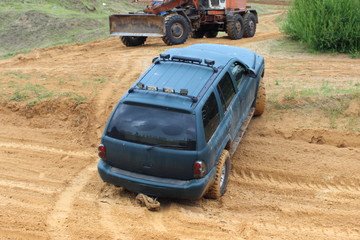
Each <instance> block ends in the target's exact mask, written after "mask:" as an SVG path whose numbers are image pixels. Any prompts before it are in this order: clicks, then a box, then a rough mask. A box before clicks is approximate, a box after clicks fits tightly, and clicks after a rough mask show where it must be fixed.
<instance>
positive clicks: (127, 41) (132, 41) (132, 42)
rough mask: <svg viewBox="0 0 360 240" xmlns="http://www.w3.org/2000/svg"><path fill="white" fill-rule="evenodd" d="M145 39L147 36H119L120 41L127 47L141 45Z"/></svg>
mask: <svg viewBox="0 0 360 240" xmlns="http://www.w3.org/2000/svg"><path fill="white" fill-rule="evenodd" d="M146 39H147V37H130V36H122V37H120V40H121V42H122V43H123V44H124V45H125V46H127V47H135V46H139V45H143V44H144V43H145V41H146Z"/></svg>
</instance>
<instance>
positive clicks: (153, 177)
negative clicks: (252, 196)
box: [98, 44, 265, 199]
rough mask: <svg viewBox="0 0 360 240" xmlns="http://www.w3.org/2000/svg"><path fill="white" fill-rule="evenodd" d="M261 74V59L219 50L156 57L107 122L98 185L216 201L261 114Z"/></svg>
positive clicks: (207, 47) (200, 47) (203, 47)
mask: <svg viewBox="0 0 360 240" xmlns="http://www.w3.org/2000/svg"><path fill="white" fill-rule="evenodd" d="M264 68H265V66H264V59H263V57H262V56H260V55H258V54H255V53H254V52H252V51H250V50H247V49H242V48H237V47H231V46H225V45H216V44H196V45H192V46H190V47H186V48H174V49H170V50H168V51H166V52H164V53H162V54H160V56H159V57H155V58H154V59H153V64H152V65H151V66H150V67H149V69H148V70H147V71H146V72H145V73H144V74H143V75H142V76H141V77H140V78H139V79H138V80H137V81H136V82H135V83H134V85H133V86H132V87H131V88H130V89H129V90H128V92H127V93H126V94H125V95H124V96H123V97H122V98H121V100H120V101H119V103H118V104H117V106H116V107H115V109H114V111H113V113H112V115H111V116H110V118H109V120H108V123H107V125H106V127H105V131H104V133H103V136H102V139H101V144H100V145H99V147H98V151H99V157H100V158H101V159H100V161H99V163H98V171H99V174H100V177H101V178H102V179H103V181H105V182H107V183H110V184H114V185H116V186H119V187H124V188H125V189H127V190H129V191H132V192H136V193H144V194H147V195H150V196H158V197H171V198H185V199H199V198H201V197H202V196H206V197H209V198H215V199H216V198H219V197H221V196H222V195H223V194H224V193H225V191H226V186H227V183H228V178H229V172H230V156H231V155H232V154H233V153H234V152H235V150H236V148H237V146H238V144H239V142H240V140H241V138H242V136H243V134H244V132H245V130H246V128H247V125H248V123H249V122H250V120H251V118H252V116H253V115H254V114H255V115H261V114H262V113H263V111H264V107H265V88H264V82H263V76H264Z"/></svg>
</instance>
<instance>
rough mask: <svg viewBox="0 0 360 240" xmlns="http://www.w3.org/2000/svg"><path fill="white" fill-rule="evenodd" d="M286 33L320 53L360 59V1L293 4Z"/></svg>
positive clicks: (303, 0) (297, 0)
mask: <svg viewBox="0 0 360 240" xmlns="http://www.w3.org/2000/svg"><path fill="white" fill-rule="evenodd" d="M282 30H283V31H284V32H285V33H286V34H288V35H289V36H290V37H291V38H293V39H296V40H300V41H302V42H303V43H305V44H306V45H307V46H308V47H310V48H311V49H314V50H317V51H335V52H341V53H351V54H354V55H359V51H360V50H359V45H360V1H359V0H293V1H292V3H291V5H290V7H289V11H288V14H287V18H286V20H285V22H284V24H283V25H282Z"/></svg>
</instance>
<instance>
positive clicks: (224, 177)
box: [205, 150, 230, 199]
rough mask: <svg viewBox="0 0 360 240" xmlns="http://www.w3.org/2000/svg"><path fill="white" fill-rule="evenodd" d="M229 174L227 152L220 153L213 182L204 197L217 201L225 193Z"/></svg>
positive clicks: (228, 156) (228, 154)
mask: <svg viewBox="0 0 360 240" xmlns="http://www.w3.org/2000/svg"><path fill="white" fill-rule="evenodd" d="M229 173H230V153H229V151H228V150H223V151H222V152H221V155H220V158H219V161H218V163H217V164H216V176H215V182H214V183H213V185H212V186H211V187H210V188H209V190H208V192H207V193H206V195H205V197H207V198H212V199H218V198H220V197H221V196H222V195H224V194H225V192H226V187H227V184H228V181H229Z"/></svg>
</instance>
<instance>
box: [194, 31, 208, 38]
mask: <svg viewBox="0 0 360 240" xmlns="http://www.w3.org/2000/svg"><path fill="white" fill-rule="evenodd" d="M204 35H205V32H204V31H203V30H197V31H193V32H192V34H191V37H192V38H203V37H204Z"/></svg>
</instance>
